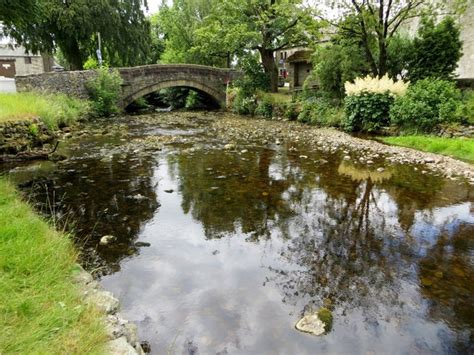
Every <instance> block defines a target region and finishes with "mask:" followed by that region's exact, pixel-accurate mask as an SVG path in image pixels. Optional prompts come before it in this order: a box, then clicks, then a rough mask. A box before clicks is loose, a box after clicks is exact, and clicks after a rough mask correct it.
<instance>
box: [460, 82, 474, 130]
mask: <svg viewBox="0 0 474 355" xmlns="http://www.w3.org/2000/svg"><path fill="white" fill-rule="evenodd" d="M458 114H459V116H460V117H461V118H462V120H463V123H467V124H469V125H474V90H465V91H463V93H462V105H461V106H460V107H459V111H458Z"/></svg>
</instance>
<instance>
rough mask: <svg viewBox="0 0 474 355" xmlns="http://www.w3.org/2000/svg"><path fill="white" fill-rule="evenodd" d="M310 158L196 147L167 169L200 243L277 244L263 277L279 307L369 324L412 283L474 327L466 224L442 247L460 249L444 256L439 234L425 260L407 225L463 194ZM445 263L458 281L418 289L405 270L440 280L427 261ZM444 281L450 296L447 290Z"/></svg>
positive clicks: (415, 178)
mask: <svg viewBox="0 0 474 355" xmlns="http://www.w3.org/2000/svg"><path fill="white" fill-rule="evenodd" d="M242 158H243V159H242ZM318 158H319V156H318V154H317V153H314V155H313V156H311V157H310V159H309V160H308V161H310V163H308V162H307V161H306V160H304V159H301V157H300V156H299V155H298V154H292V153H291V152H288V153H286V152H282V151H280V152H275V151H272V150H269V149H261V150H256V151H253V152H252V153H248V154H246V155H239V154H235V153H229V152H220V151H209V152H206V151H202V152H197V153H195V155H189V154H183V155H179V156H178V157H177V160H176V162H175V164H176V165H173V164H170V165H171V166H174V168H176V169H177V171H179V173H178V174H177V175H179V177H180V192H181V194H182V197H183V200H182V201H183V202H182V207H183V210H184V211H185V213H191V214H192V216H193V218H194V219H196V220H198V221H200V222H201V223H202V225H203V227H204V230H205V235H206V237H207V238H208V239H213V238H220V237H222V236H224V235H230V236H231V235H233V234H235V233H236V232H240V231H241V232H243V233H246V234H247V235H248V236H249V237H248V239H247V240H248V241H252V242H261V241H263V240H268V239H269V238H280V240H283V241H285V242H284V243H283V247H282V250H281V252H280V257H281V259H282V260H284V263H281V264H282V265H283V267H281V266H280V265H279V264H277V265H279V266H273V265H272V266H269V269H270V270H271V275H272V276H269V277H268V279H267V281H266V282H274V283H276V284H277V285H278V286H279V288H280V289H281V291H282V294H283V302H286V303H290V304H294V305H301V300H306V301H305V302H306V303H305V304H304V305H301V306H302V308H301V312H303V310H304V309H305V308H307V307H311V308H317V307H320V306H322V305H331V306H333V307H334V309H335V312H338V313H339V314H344V313H345V312H346V311H347V310H349V309H354V308H359V309H361V310H362V312H363V313H364V315H365V318H366V321H367V322H369V323H370V322H377V317H379V316H380V314H386V312H387V309H390V310H392V311H393V310H397V309H398V310H399V311H400V312H402V309H403V307H404V303H405V302H406V300H405V299H403V297H406V295H405V296H401V289H402V288H403V287H406V284H407V283H413V282H415V283H416V284H419V283H421V285H422V286H421V287H422V295H423V297H426V298H428V299H430V300H432V301H433V302H432V306H430V316H431V317H432V318H434V319H435V318H436V313H437V312H454V313H455V315H453V317H452V318H453V322H454V323H459V324H458V325H459V326H460V327H463V326H465V325H467V326H468V327H470V329H473V324H472V319H473V315H472V314H471V313H472V312H471V313H470V311H469V310H468V309H467V308H468V303H466V302H464V301H462V300H461V301H460V299H459V298H461V299H462V298H463V297H465V298H466V299H470V297H469V296H472V293H473V289H472V286H468V285H466V284H465V282H464V281H462V280H467V279H469V278H470V279H471V280H472V279H473V275H472V262H471V264H469V261H468V260H467V259H466V255H467V254H466V253H467V250H472V246H470V247H468V246H466V245H465V244H463V243H466V240H467V234H466V233H467V232H465V230H466V228H468V227H466V226H465V225H464V224H463V223H462V221H461V222H460V223H459V228H457V229H455V230H454V231H453V233H454V235H455V236H456V237H455V238H454V239H452V240H451V242H450V243H452V244H453V248H456V247H455V246H454V244H456V242H455V241H456V240H459V243H458V244H459V245H461V247H460V250H459V253H458V252H457V251H453V252H451V253H449V254H448V255H446V252H443V251H445V250H446V247H445V246H444V244H445V242H443V240H444V239H443V237H439V236H434V238H436V239H437V242H436V243H435V245H434V246H433V247H432V248H431V249H429V250H428V252H427V254H426V255H425V252H426V248H424V247H423V246H422V244H423V240H422V236H421V235H420V234H419V233H418V231H417V230H415V229H414V225H415V224H416V223H417V213H419V211H423V210H425V211H432V210H436V209H437V208H440V207H444V206H450V205H454V204H456V203H458V202H459V201H466V198H467V199H469V191H470V189H469V188H468V187H467V188H466V189H463V188H460V187H459V185H455V184H454V183H450V182H446V181H445V180H444V179H442V178H440V177H436V176H425V175H423V174H421V173H418V174H416V173H415V174H414V173H413V171H412V170H408V169H411V168H409V167H397V168H396V169H395V168H393V169H388V170H384V171H377V170H376V169H375V168H370V167H369V168H368V167H363V166H359V165H354V164H351V163H348V162H344V161H342V162H341V161H340V159H338V158H337V157H336V156H334V157H333V158H334V159H332V160H331V161H330V162H328V163H326V164H322V163H316V164H315V163H313V162H318V161H319V160H318ZM408 177H409V178H408ZM454 191H455V193H454ZM428 223H431V224H432V223H434V217H433V218H432V219H431V220H430V221H429V222H428ZM468 229H469V228H468ZM469 231H472V228H470V229H469ZM440 244H441V245H440ZM458 244H456V245H458ZM455 255H457V256H455ZM463 255H464V256H463ZM459 258H460V259H459ZM446 259H447V260H446ZM455 263H458V265H457V266H456V265H454V264H455ZM459 263H461V264H460V265H459ZM446 264H449V269H450V270H452V272H451V273H450V272H446V271H445V270H444V269H443V270H442V271H441V272H442V273H443V275H451V274H452V273H453V272H458V274H457V275H458V276H457V278H456V276H455V275H454V276H453V277H449V280H450V281H449V282H447V281H446V283H445V284H443V283H438V284H437V286H436V287H431V288H427V287H426V285H423V277H425V276H420V277H421V278H422V279H421V281H420V282H419V281H418V280H417V278H416V273H414V272H413V270H416V269H418V268H419V270H420V274H425V273H427V270H430V271H429V274H430V275H431V274H432V273H433V272H435V274H434V275H435V276H436V275H438V276H439V275H440V273H439V272H438V273H436V272H437V271H433V270H436V268H434V266H433V265H439V266H438V267H440V268H441V267H443V265H445V266H446V268H448V266H447V265H446ZM451 264H453V265H451ZM456 270H458V271H456ZM461 271H462V275H461ZM461 278H463V279H462V280H461ZM451 282H453V283H455V284H456V285H457V286H458V287H460V289H459V292H457V291H456V292H450V291H449V289H451V290H453V287H452V285H451ZM425 283H426V281H425ZM439 289H442V290H443V292H441V291H436V290H439ZM456 290H457V289H456ZM443 297H444V298H443ZM471 298H472V297H471ZM375 300H376V301H375ZM458 309H459V312H461V313H462V315H457V314H456V312H457V310H458ZM441 318H442V319H444V318H443V317H441ZM448 318H449V317H448Z"/></svg>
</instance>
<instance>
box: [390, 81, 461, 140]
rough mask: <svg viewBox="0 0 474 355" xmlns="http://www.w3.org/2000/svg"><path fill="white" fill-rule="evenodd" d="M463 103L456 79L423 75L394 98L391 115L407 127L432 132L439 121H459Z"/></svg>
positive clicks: (412, 129)
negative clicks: (429, 77) (423, 76)
mask: <svg viewBox="0 0 474 355" xmlns="http://www.w3.org/2000/svg"><path fill="white" fill-rule="evenodd" d="M460 107H462V102H461V92H460V91H459V89H457V88H456V86H455V84H454V83H453V82H451V81H446V80H441V79H424V80H420V81H418V82H416V83H415V84H413V85H411V86H410V87H409V88H408V91H407V94H406V95H405V96H402V97H399V98H397V99H396V100H395V103H394V105H393V106H392V108H391V110H390V118H391V120H392V122H393V123H394V124H396V125H398V126H399V127H400V128H401V129H402V130H404V131H411V132H417V131H421V132H432V131H434V130H436V128H438V127H439V125H440V124H445V123H454V122H459V121H460V117H459V109H460Z"/></svg>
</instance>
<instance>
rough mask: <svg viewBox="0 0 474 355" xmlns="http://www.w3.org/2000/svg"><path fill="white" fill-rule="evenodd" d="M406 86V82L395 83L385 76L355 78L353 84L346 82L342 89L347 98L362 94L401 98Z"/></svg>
mask: <svg viewBox="0 0 474 355" xmlns="http://www.w3.org/2000/svg"><path fill="white" fill-rule="evenodd" d="M408 85H409V83H408V82H406V83H405V82H403V81H401V80H399V81H395V80H393V79H390V78H389V77H388V75H387V74H385V75H384V76H383V77H381V78H379V77H372V76H370V75H368V76H366V77H365V78H356V79H355V80H354V82H353V83H351V82H348V81H347V82H345V83H344V88H345V90H346V95H347V96H357V95H361V94H364V93H365V94H367V93H371V94H386V93H389V94H392V95H394V96H403V95H405V93H406V91H407V89H408Z"/></svg>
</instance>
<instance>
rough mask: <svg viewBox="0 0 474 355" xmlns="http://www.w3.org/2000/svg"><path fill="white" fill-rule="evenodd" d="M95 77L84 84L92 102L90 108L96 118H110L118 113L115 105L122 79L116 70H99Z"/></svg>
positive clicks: (104, 68)
mask: <svg viewBox="0 0 474 355" xmlns="http://www.w3.org/2000/svg"><path fill="white" fill-rule="evenodd" d="M96 72H97V75H96V76H95V77H94V78H93V79H90V80H89V81H88V82H87V83H86V88H87V91H88V92H89V96H90V98H91V100H92V108H93V109H94V111H95V112H96V114H97V115H98V116H110V115H111V114H113V113H117V112H119V111H120V110H119V107H118V105H117V103H118V100H119V97H120V91H121V85H122V78H121V76H120V74H119V72H118V71H117V70H112V69H108V68H106V67H103V68H100V69H98V70H97V71H96Z"/></svg>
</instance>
